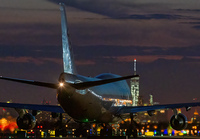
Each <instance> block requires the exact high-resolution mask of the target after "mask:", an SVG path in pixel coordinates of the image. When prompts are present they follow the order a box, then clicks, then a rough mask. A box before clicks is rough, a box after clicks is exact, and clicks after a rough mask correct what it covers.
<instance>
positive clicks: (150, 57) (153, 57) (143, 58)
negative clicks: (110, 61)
mask: <svg viewBox="0 0 200 139" xmlns="http://www.w3.org/2000/svg"><path fill="white" fill-rule="evenodd" d="M114 58H115V59H116V60H117V61H118V62H131V61H133V60H134V59H135V58H136V59H137V61H139V62H144V63H150V62H153V61H156V60H158V59H160V58H163V59H167V60H181V59H182V58H183V56H179V55H174V56H170V55H147V56H139V55H130V56H119V57H114Z"/></svg>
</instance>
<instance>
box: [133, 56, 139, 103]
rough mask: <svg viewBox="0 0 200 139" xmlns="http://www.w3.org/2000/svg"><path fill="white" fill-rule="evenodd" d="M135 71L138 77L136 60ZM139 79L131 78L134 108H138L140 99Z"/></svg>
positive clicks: (134, 63)
mask: <svg viewBox="0 0 200 139" xmlns="http://www.w3.org/2000/svg"><path fill="white" fill-rule="evenodd" d="M133 71H134V75H136V59H134V62H133ZM139 79H140V78H139V77H134V78H131V95H132V99H133V103H132V106H138V97H139Z"/></svg>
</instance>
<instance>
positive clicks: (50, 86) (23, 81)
mask: <svg viewBox="0 0 200 139" xmlns="http://www.w3.org/2000/svg"><path fill="white" fill-rule="evenodd" d="M0 79H3V80H8V81H14V82H19V83H25V84H30V85H36V86H43V87H48V88H53V89H57V88H58V86H59V85H58V84H53V83H46V82H38V81H34V80H26V79H17V78H10V77H3V76H0Z"/></svg>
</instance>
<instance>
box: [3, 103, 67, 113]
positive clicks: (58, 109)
mask: <svg viewBox="0 0 200 139" xmlns="http://www.w3.org/2000/svg"><path fill="white" fill-rule="evenodd" d="M0 107H8V108H19V109H29V110H38V111H49V112H55V113H64V110H63V109H62V108H61V107H60V106H56V105H37V104H20V103H3V102H0Z"/></svg>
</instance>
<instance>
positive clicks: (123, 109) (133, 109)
mask: <svg viewBox="0 0 200 139" xmlns="http://www.w3.org/2000/svg"><path fill="white" fill-rule="evenodd" d="M196 106H200V102H197V103H178V104H166V105H154V106H113V107H111V108H110V111H111V112H112V113H114V114H123V113H137V112H142V111H153V110H159V109H175V108H183V107H185V108H186V109H188V108H189V107H196Z"/></svg>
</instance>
